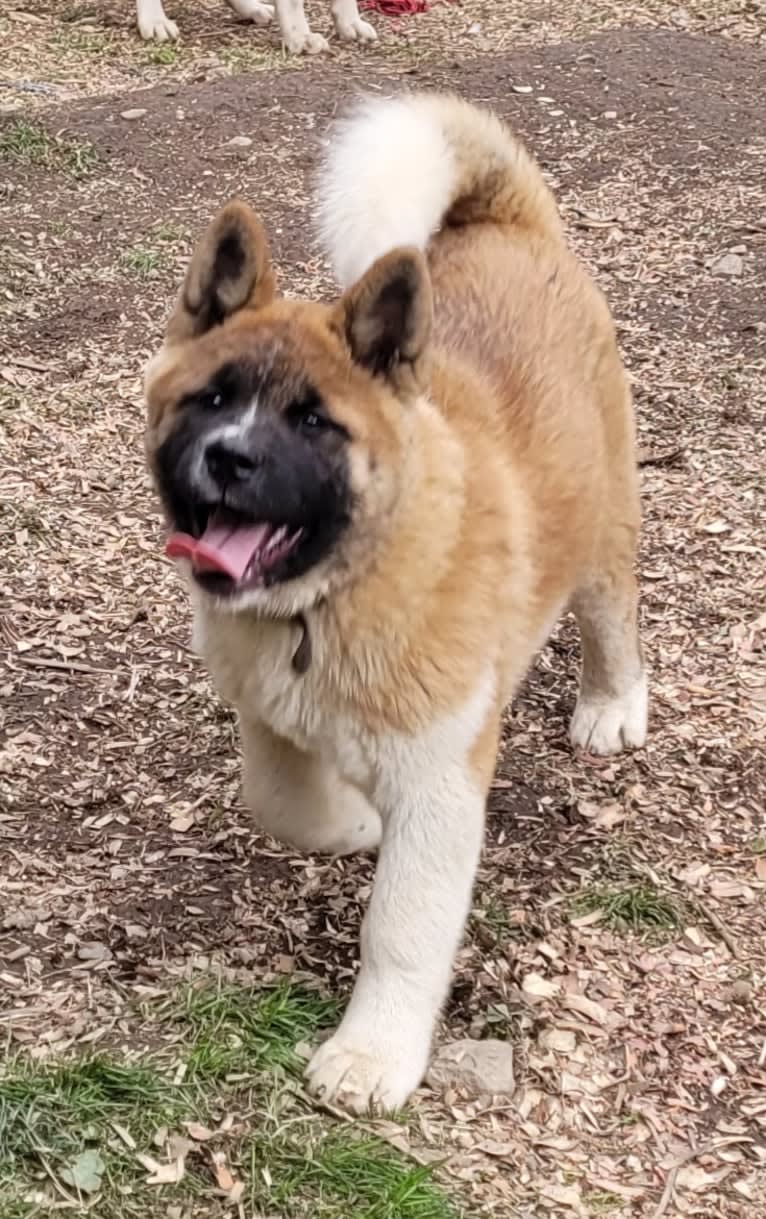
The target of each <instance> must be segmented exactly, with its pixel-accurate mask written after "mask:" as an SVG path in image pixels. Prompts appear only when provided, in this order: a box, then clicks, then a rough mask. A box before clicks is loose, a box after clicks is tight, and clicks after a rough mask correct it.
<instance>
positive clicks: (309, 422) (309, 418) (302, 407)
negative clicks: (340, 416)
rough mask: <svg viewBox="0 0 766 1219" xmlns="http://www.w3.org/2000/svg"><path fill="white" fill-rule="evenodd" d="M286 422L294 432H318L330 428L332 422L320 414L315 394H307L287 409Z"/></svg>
mask: <svg viewBox="0 0 766 1219" xmlns="http://www.w3.org/2000/svg"><path fill="white" fill-rule="evenodd" d="M287 422H288V423H289V425H290V427H291V428H293V429H294V430H295V431H296V432H320V431H322V429H324V428H328V427H332V421H331V420H330V419H328V418H327V416H326V415H324V414H323V413H322V410H321V406H320V402H319V398H318V397H317V395H316V394H313V393H311V394H307V396H306V397H305V398H303V399H302V400H300V401H298V402H293V403H292V405H291V406H289V407H288V408H287Z"/></svg>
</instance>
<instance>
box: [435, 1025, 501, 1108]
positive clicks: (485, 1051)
mask: <svg viewBox="0 0 766 1219" xmlns="http://www.w3.org/2000/svg"><path fill="white" fill-rule="evenodd" d="M426 1082H427V1083H428V1085H429V1086H430V1087H431V1088H435V1089H439V1090H442V1089H444V1088H448V1087H453V1088H460V1090H461V1091H463V1092H468V1093H470V1094H471V1095H473V1096H486V1095H489V1096H510V1095H511V1094H512V1092H513V1090H514V1078H513V1048H512V1046H510V1045H509V1044H508V1042H507V1041H498V1040H496V1039H488V1040H487V1041H472V1040H471V1039H470V1038H464V1039H463V1040H462V1041H450V1042H449V1043H448V1044H447V1045H443V1046H440V1048H439V1049H438V1050H437V1051H436V1054H435V1056H434V1059H433V1061H432V1063H431V1066H430V1068H429V1071H428V1074H427V1076H426Z"/></svg>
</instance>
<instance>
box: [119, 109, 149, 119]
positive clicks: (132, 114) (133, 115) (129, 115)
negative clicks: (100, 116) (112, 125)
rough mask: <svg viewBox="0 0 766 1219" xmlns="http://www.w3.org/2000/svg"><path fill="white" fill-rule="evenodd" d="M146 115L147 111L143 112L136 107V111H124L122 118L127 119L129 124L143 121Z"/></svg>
mask: <svg viewBox="0 0 766 1219" xmlns="http://www.w3.org/2000/svg"><path fill="white" fill-rule="evenodd" d="M145 114H146V111H145V110H142V109H141V108H140V107H136V108H135V109H134V110H123V111H122V115H121V117H122V118H124V119H127V120H128V122H131V121H132V120H134V119H142V118H143V117H144V115H145Z"/></svg>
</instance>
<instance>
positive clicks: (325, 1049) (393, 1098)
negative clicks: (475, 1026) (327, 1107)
mask: <svg viewBox="0 0 766 1219" xmlns="http://www.w3.org/2000/svg"><path fill="white" fill-rule="evenodd" d="M427 1057H428V1051H427V1050H426V1052H425V1053H424V1054H422V1053H418V1052H417V1051H416V1050H415V1049H414V1047H413V1043H409V1044H408V1045H407V1046H406V1047H405V1045H404V1044H403V1043H401V1042H399V1043H398V1044H393V1042H392V1044H391V1045H390V1046H387V1047H385V1049H383V1048H380V1049H377V1050H376V1049H375V1047H374V1045H372V1044H371V1043H368V1044H367V1045H366V1046H365V1045H362V1044H354V1043H353V1042H352V1041H351V1039H347V1038H346V1037H345V1036H344V1035H343V1033H342V1032H341V1030H338V1032H337V1033H335V1035H334V1036H333V1037H331V1038H330V1040H329V1041H326V1042H325V1043H324V1045H321V1046H320V1047H319V1049H318V1050H317V1052H316V1053H315V1055H314V1057H313V1058H312V1059H311V1062H310V1063H309V1065H308V1067H307V1068H306V1077H307V1079H308V1084H309V1091H310V1092H312V1093H313V1095H314V1096H316V1097H317V1099H318V1100H320V1101H323V1102H324V1103H325V1104H332V1105H338V1106H339V1107H341V1108H343V1109H347V1110H348V1111H349V1112H350V1113H355V1114H362V1113H370V1112H379V1111H383V1112H388V1113H390V1112H391V1111H392V1110H394V1109H401V1107H402V1105H404V1103H405V1102H406V1101H407V1100H408V1099H409V1097H410V1095H411V1094H412V1093H413V1092H414V1091H415V1089H416V1088H417V1086H418V1084H419V1083H420V1081H421V1080H422V1078H423V1075H424V1073H425V1068H426V1060H427Z"/></svg>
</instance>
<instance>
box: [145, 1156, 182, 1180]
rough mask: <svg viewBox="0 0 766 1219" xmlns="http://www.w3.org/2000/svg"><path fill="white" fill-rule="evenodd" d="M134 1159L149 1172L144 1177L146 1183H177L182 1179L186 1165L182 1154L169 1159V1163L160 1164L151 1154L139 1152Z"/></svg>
mask: <svg viewBox="0 0 766 1219" xmlns="http://www.w3.org/2000/svg"><path fill="white" fill-rule="evenodd" d="M136 1159H137V1160H138V1162H139V1164H141V1165H142V1166H143V1167H144V1168H145V1169H146V1171H147V1172H148V1173H149V1176H148V1177H147V1178H146V1184H147V1185H177V1184H178V1182H179V1181H182V1180H183V1177H184V1173H185V1171H186V1166H185V1164H184V1160H183V1157H182V1156H178V1157H177V1158H176V1159H175V1160H171V1162H170V1163H169V1164H161V1163H160V1162H159V1160H155V1159H154V1158H153V1157H152V1156H147V1155H142V1154H141V1153H140V1152H139V1154H138V1155H137V1156H136Z"/></svg>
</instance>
